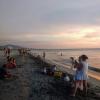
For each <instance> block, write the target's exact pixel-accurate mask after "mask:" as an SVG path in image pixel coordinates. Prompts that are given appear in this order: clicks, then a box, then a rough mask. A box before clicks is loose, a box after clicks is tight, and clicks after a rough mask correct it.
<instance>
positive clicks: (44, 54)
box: [43, 51, 46, 59]
mask: <svg viewBox="0 0 100 100" xmlns="http://www.w3.org/2000/svg"><path fill="white" fill-rule="evenodd" d="M45 56H46V53H45V51H44V52H43V58H44V59H45Z"/></svg>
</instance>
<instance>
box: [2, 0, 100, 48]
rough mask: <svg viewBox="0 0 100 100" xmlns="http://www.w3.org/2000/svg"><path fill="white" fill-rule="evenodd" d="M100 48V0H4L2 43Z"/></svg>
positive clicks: (32, 46) (33, 46)
mask: <svg viewBox="0 0 100 100" xmlns="http://www.w3.org/2000/svg"><path fill="white" fill-rule="evenodd" d="M4 44H15V45H20V46H26V47H31V48H62V49H64V48H98V47H99V44H100V0H0V45H4Z"/></svg>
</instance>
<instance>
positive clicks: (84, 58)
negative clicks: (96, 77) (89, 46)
mask: <svg viewBox="0 0 100 100" xmlns="http://www.w3.org/2000/svg"><path fill="white" fill-rule="evenodd" d="M87 59H88V57H87V56H86V55H82V56H81V63H82V72H83V87H84V88H83V89H84V92H85V94H87V80H88V62H87Z"/></svg>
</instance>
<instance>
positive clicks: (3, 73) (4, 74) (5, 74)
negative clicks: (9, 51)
mask: <svg viewBox="0 0 100 100" xmlns="http://www.w3.org/2000/svg"><path fill="white" fill-rule="evenodd" d="M6 59H7V60H6V63H5V64H3V66H2V67H0V79H4V78H11V77H12V76H13V75H12V74H11V73H10V72H9V71H8V69H14V68H16V60H15V58H13V57H10V56H7V58H6Z"/></svg>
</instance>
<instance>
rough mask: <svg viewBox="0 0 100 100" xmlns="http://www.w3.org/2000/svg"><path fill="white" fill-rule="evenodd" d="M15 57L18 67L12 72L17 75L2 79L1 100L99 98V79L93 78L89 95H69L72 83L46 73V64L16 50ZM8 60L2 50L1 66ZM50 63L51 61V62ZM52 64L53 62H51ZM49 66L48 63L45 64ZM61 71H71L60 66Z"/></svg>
mask: <svg viewBox="0 0 100 100" xmlns="http://www.w3.org/2000/svg"><path fill="white" fill-rule="evenodd" d="M12 56H13V57H15V59H16V63H17V68H16V69H12V70H11V71H10V72H11V73H12V74H14V75H15V76H16V77H15V78H13V79H7V80H6V79H5V80H0V100H84V99H85V100H88V99H89V100H99V99H100V97H99V96H97V95H96V93H100V87H99V81H97V80H96V79H93V78H91V79H90V80H89V81H90V82H92V81H93V82H94V83H93V84H92V85H90V88H89V89H88V95H87V97H84V96H83V95H82V94H77V95H76V97H75V98H72V97H70V96H69V91H70V90H69V89H70V83H69V82H64V81H63V80H61V79H58V78H55V77H53V76H48V75H44V74H42V73H41V69H42V67H43V66H44V65H41V63H37V62H38V61H36V60H34V59H33V58H34V57H32V56H30V55H26V56H24V57H23V56H19V55H18V53H17V52H16V51H14V52H13V53H12ZM4 62H6V58H5V57H4V56H3V54H2V52H1V51H0V66H2V64H3V63H4ZM49 64H50V63H49ZM51 65H52V64H51ZM45 66H47V65H45ZM58 69H59V70H61V71H66V72H68V73H69V70H68V69H66V70H65V69H63V68H61V67H59V66H58Z"/></svg>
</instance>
